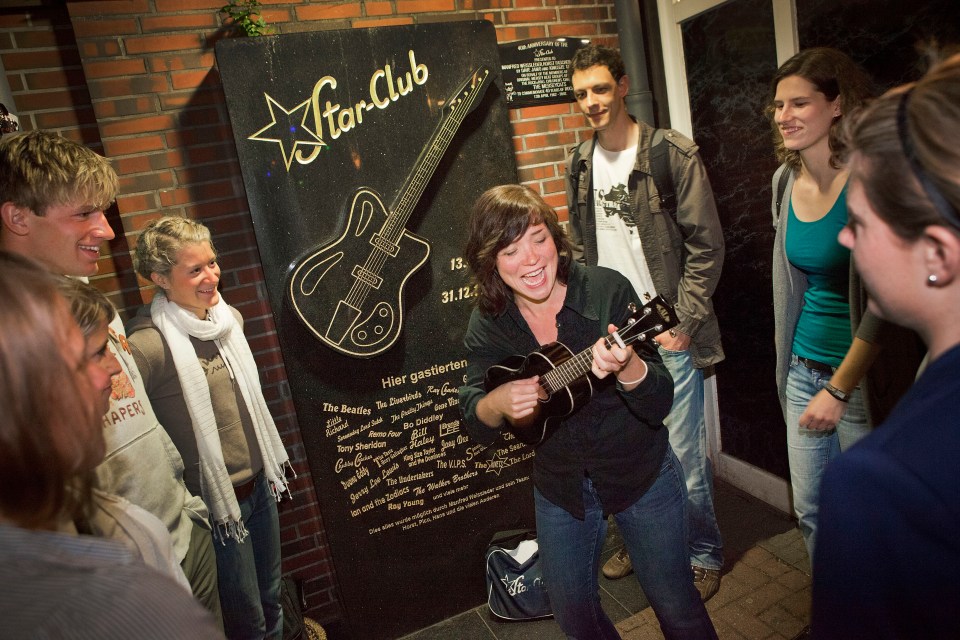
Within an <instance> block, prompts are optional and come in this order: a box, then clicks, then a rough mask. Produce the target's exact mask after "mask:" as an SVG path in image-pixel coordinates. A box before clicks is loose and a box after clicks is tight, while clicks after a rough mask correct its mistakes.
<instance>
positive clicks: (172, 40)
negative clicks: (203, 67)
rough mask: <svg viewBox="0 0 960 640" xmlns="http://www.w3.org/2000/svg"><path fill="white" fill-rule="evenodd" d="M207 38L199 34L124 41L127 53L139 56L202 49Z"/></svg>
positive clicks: (134, 38)
mask: <svg viewBox="0 0 960 640" xmlns="http://www.w3.org/2000/svg"><path fill="white" fill-rule="evenodd" d="M204 40H205V38H203V36H201V35H200V34H197V33H188V34H184V35H167V36H132V37H126V38H124V39H123V44H124V47H126V49H127V53H128V54H131V55H137V54H141V53H160V52H163V51H181V50H184V49H186V50H190V49H200V48H201V47H203V44H204Z"/></svg>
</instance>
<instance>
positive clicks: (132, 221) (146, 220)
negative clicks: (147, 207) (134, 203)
mask: <svg viewBox="0 0 960 640" xmlns="http://www.w3.org/2000/svg"><path fill="white" fill-rule="evenodd" d="M145 197H153V198H156V194H153V193H148V194H145ZM166 214H167V212H166V211H154V212H150V213H141V214H138V215H132V216H129V217H126V216H125V217H124V222H125V226H126V229H127V231H128V232H130V233H133V232H136V233H139V232H141V231H143V230H144V229H146V228H147V225H148V224H150V223H151V222H153V221H154V220H156V219H157V218H161V217H163V216H164V215H166ZM138 237H139V236H138Z"/></svg>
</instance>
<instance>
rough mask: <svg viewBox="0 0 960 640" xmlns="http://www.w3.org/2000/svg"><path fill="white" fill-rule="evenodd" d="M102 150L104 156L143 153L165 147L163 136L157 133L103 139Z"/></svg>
mask: <svg viewBox="0 0 960 640" xmlns="http://www.w3.org/2000/svg"><path fill="white" fill-rule="evenodd" d="M103 147H104V151H106V156H107V157H108V158H109V157H111V156H125V155H129V154H134V153H144V152H147V151H159V150H160V149H165V148H166V145H164V143H163V137H162V136H159V135H151V136H137V137H135V138H115V139H112V140H104V142H103Z"/></svg>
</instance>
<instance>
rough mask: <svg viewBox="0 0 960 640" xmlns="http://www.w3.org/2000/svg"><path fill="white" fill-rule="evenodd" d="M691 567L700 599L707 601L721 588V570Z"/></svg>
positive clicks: (694, 584)
mask: <svg viewBox="0 0 960 640" xmlns="http://www.w3.org/2000/svg"><path fill="white" fill-rule="evenodd" d="M608 564H609V563H608ZM690 568H691V569H693V586H695V587H696V588H697V591H699V592H700V599H701V600H703V601H704V602H706V601H707V600H709V599H710V598H712V597H713V596H715V595H717V591H719V590H720V570H719V569H705V568H704V567H698V566H697V565H695V564H694V565H690ZM604 573H606V567H604Z"/></svg>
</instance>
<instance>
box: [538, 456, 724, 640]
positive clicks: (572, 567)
mask: <svg viewBox="0 0 960 640" xmlns="http://www.w3.org/2000/svg"><path fill="white" fill-rule="evenodd" d="M681 477H682V473H681V470H680V465H679V463H678V462H677V459H676V457H675V456H674V455H673V453H672V452H670V451H668V452H667V455H666V457H665V458H664V461H663V465H662V466H661V469H660V475H659V477H658V478H657V480H656V481H655V482H654V483H653V485H652V486H651V487H650V488H649V489H648V490H647V492H646V493H644V494H643V496H641V497H640V499H639V500H637V501H636V502H635V503H633V504H632V505H631V506H629V507H627V508H626V509H624V510H623V511H621V512H620V513H617V514H615V515H614V516H613V517H614V519H615V520H616V522H617V526H618V527H619V528H620V533H621V534H622V535H623V539H624V542H625V543H626V548H627V552H628V553H629V554H630V557H631V559H632V560H633V567H634V570H635V572H636V575H637V580H638V581H639V582H640V587H641V588H642V589H643V593H644V595H646V596H647V599H648V600H649V601H650V605H651V606H652V607H653V611H654V613H656V615H657V619H658V620H659V621H660V627H661V630H662V631H663V635H664V637H665V638H667V639H668V640H672V639H675V638H676V639H688V638H689V639H691V640H694V639H696V640H704V639H709V638H716V637H717V635H716V632H715V631H714V629H713V623H712V622H711V621H710V618H709V616H708V615H707V610H706V609H705V608H704V606H703V603H702V602H701V601H700V595H699V593H697V590H696V588H695V587H694V586H693V575H692V573H691V571H690V559H689V557H688V555H687V550H686V545H684V544H683V540H685V539H686V522H685V519H684V503H685V501H686V490H685V488H684V484H683V481H682V480H681ZM534 500H535V503H536V512H537V538H538V540H539V544H540V560H541V562H542V563H543V574H544V580H545V582H546V586H547V592H548V593H549V594H550V605H551V607H552V609H553V614H554V618H555V619H556V621H557V623H558V624H559V625H560V628H561V629H562V630H563V632H564V633H565V634H566V635H567V637H569V638H578V639H581V640H585V639H587V638H589V639H591V640H594V639H597V640H604V639H610V640H618V639H619V638H620V635H619V634H618V633H617V630H616V628H615V627H614V625H613V622H611V621H610V618H609V617H607V615H606V613H604V611H603V609H602V608H601V606H600V592H599V580H598V577H597V573H598V571H599V565H600V552H601V550H602V548H603V542H604V539H605V538H606V534H607V519H606V518H605V517H604V514H603V507H602V505H601V504H600V502H599V499H598V497H597V493H596V490H595V489H594V488H593V483H592V482H591V481H590V479H589V478H587V477H584V479H583V502H584V508H585V510H586V514H585V517H584V519H583V520H577V519H576V518H574V517H573V516H572V515H571V514H570V513H568V512H567V511H566V510H564V509H562V508H561V507H559V506H557V505H555V504H553V503H552V502H550V501H549V500H547V499H546V498H544V497H543V495H542V494H541V493H540V492H539V491H537V490H534Z"/></svg>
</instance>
